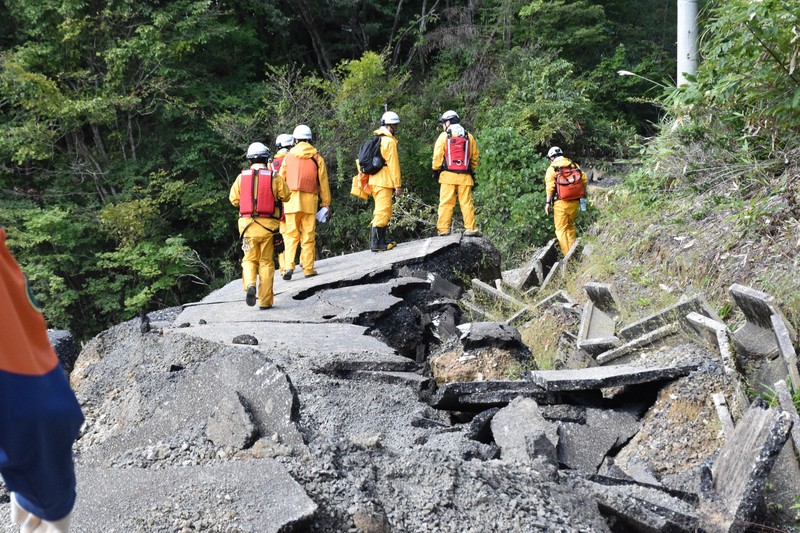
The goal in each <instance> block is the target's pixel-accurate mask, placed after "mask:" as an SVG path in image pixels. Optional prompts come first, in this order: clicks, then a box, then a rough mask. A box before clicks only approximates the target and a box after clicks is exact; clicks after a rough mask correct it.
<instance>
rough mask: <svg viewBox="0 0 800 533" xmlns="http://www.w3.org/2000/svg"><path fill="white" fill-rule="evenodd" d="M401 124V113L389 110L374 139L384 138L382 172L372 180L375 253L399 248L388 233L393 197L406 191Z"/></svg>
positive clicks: (371, 246)
mask: <svg viewBox="0 0 800 533" xmlns="http://www.w3.org/2000/svg"><path fill="white" fill-rule="evenodd" d="M399 124H400V117H399V116H398V114H397V113H395V112H394V111H387V112H385V113H384V114H383V116H381V127H380V128H378V129H377V130H375V131H373V132H372V134H373V135H374V136H376V137H380V157H381V158H382V159H383V166H382V167H381V168H380V170H378V171H377V172H375V173H374V174H371V175H370V177H369V186H370V188H371V189H372V199H373V200H374V201H375V207H374V209H373V211H372V221H371V222H370V226H371V228H372V229H371V233H370V246H369V247H370V250H372V251H373V252H384V251H386V250H391V249H392V248H394V247H395V246H397V243H396V242H394V241H389V239H388V237H387V236H386V232H387V231H388V226H389V220H390V219H391V218H392V194H394V195H395V196H397V197H399V196H400V195H401V194H402V191H403V181H402V178H401V177H400V155H399V152H398V150H397V138H396V137H395V136H394V134H395V132H396V131H397V127H398V125H399Z"/></svg>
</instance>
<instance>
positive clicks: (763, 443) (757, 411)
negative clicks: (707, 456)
mask: <svg viewBox="0 0 800 533" xmlns="http://www.w3.org/2000/svg"><path fill="white" fill-rule="evenodd" d="M791 424H792V423H791V418H790V416H789V413H786V412H784V411H778V410H777V409H774V408H770V407H768V406H767V404H766V402H764V400H763V399H762V398H757V399H756V400H755V401H754V402H753V403H752V404H751V405H750V409H748V410H747V412H746V413H745V415H744V418H742V420H741V421H740V422H739V424H738V425H737V426H736V428H735V430H734V433H733V436H732V438H730V439H728V440H727V441H726V442H725V445H724V446H723V447H722V450H721V451H720V454H719V457H717V460H716V461H715V462H714V466H713V468H712V471H711V473H712V477H713V487H714V490H715V491H716V495H717V496H718V497H719V498H720V500H721V502H722V505H723V506H724V508H725V510H726V517H725V521H724V524H725V526H726V527H727V529H725V530H726V531H744V530H745V528H746V524H747V523H748V522H750V521H751V519H752V518H753V515H754V513H755V511H756V508H757V506H758V502H759V499H760V498H761V494H762V492H763V490H764V487H765V485H766V483H767V477H768V476H769V473H770V470H772V465H773V464H774V462H775V459H776V458H777V457H778V454H779V453H780V451H781V449H782V448H783V445H784V443H785V442H786V439H787V438H788V436H789V430H790V427H791Z"/></svg>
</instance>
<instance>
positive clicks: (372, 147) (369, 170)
mask: <svg viewBox="0 0 800 533" xmlns="http://www.w3.org/2000/svg"><path fill="white" fill-rule="evenodd" d="M385 164H386V162H385V161H384V160H383V156H382V155H381V136H380V135H374V136H372V137H370V138H369V139H367V141H366V142H365V143H364V144H362V145H361V149H360V150H359V151H358V166H359V167H361V172H363V173H364V174H377V173H378V171H379V170H380V169H382V168H383V165H385Z"/></svg>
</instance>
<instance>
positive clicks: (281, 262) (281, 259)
mask: <svg viewBox="0 0 800 533" xmlns="http://www.w3.org/2000/svg"><path fill="white" fill-rule="evenodd" d="M285 233H286V222H284V221H281V225H280V234H281V236H283V235H284V234H285ZM284 246H286V243H284ZM285 271H286V252H281V253H279V254H278V272H280V273H281V275H283V273H284V272H285Z"/></svg>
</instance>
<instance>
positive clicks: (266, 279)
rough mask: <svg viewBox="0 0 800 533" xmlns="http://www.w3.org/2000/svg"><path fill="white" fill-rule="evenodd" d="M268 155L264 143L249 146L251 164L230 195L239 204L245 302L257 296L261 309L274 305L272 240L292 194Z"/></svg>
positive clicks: (251, 303) (253, 303)
mask: <svg viewBox="0 0 800 533" xmlns="http://www.w3.org/2000/svg"><path fill="white" fill-rule="evenodd" d="M269 157H270V153H269V149H268V148H267V147H266V146H264V145H263V144H262V143H260V142H255V143H253V144H251V145H250V147H249V148H248V149H247V159H248V160H249V161H250V168H249V169H245V170H243V171H242V172H241V174H239V175H238V176H237V177H236V181H234V182H233V186H232V187H231V192H230V195H229V197H228V198H229V199H230V201H231V203H232V204H233V205H234V206H235V207H238V208H239V236H240V237H241V238H242V250H244V257H243V258H242V285H243V286H244V290H245V292H246V296H245V302H246V303H247V305H249V306H251V307H252V306H254V305H255V304H256V300H258V306H259V308H260V309H262V310H263V309H269V308H270V307H272V303H273V298H274V292H273V290H272V281H273V277H274V276H275V260H274V258H273V254H274V248H273V242H274V237H275V235H276V234H277V233H278V227H279V222H278V221H279V219H280V218H281V216H282V215H283V205H284V203H285V202H288V201H289V198H291V192H289V188H288V187H287V186H286V182H284V181H283V178H281V177H279V176H278V175H276V174H274V173H273V172H272V171H271V170H270V169H269V168H268V167H267V163H268V162H269ZM256 278H258V285H257V286H258V289H256Z"/></svg>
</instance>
